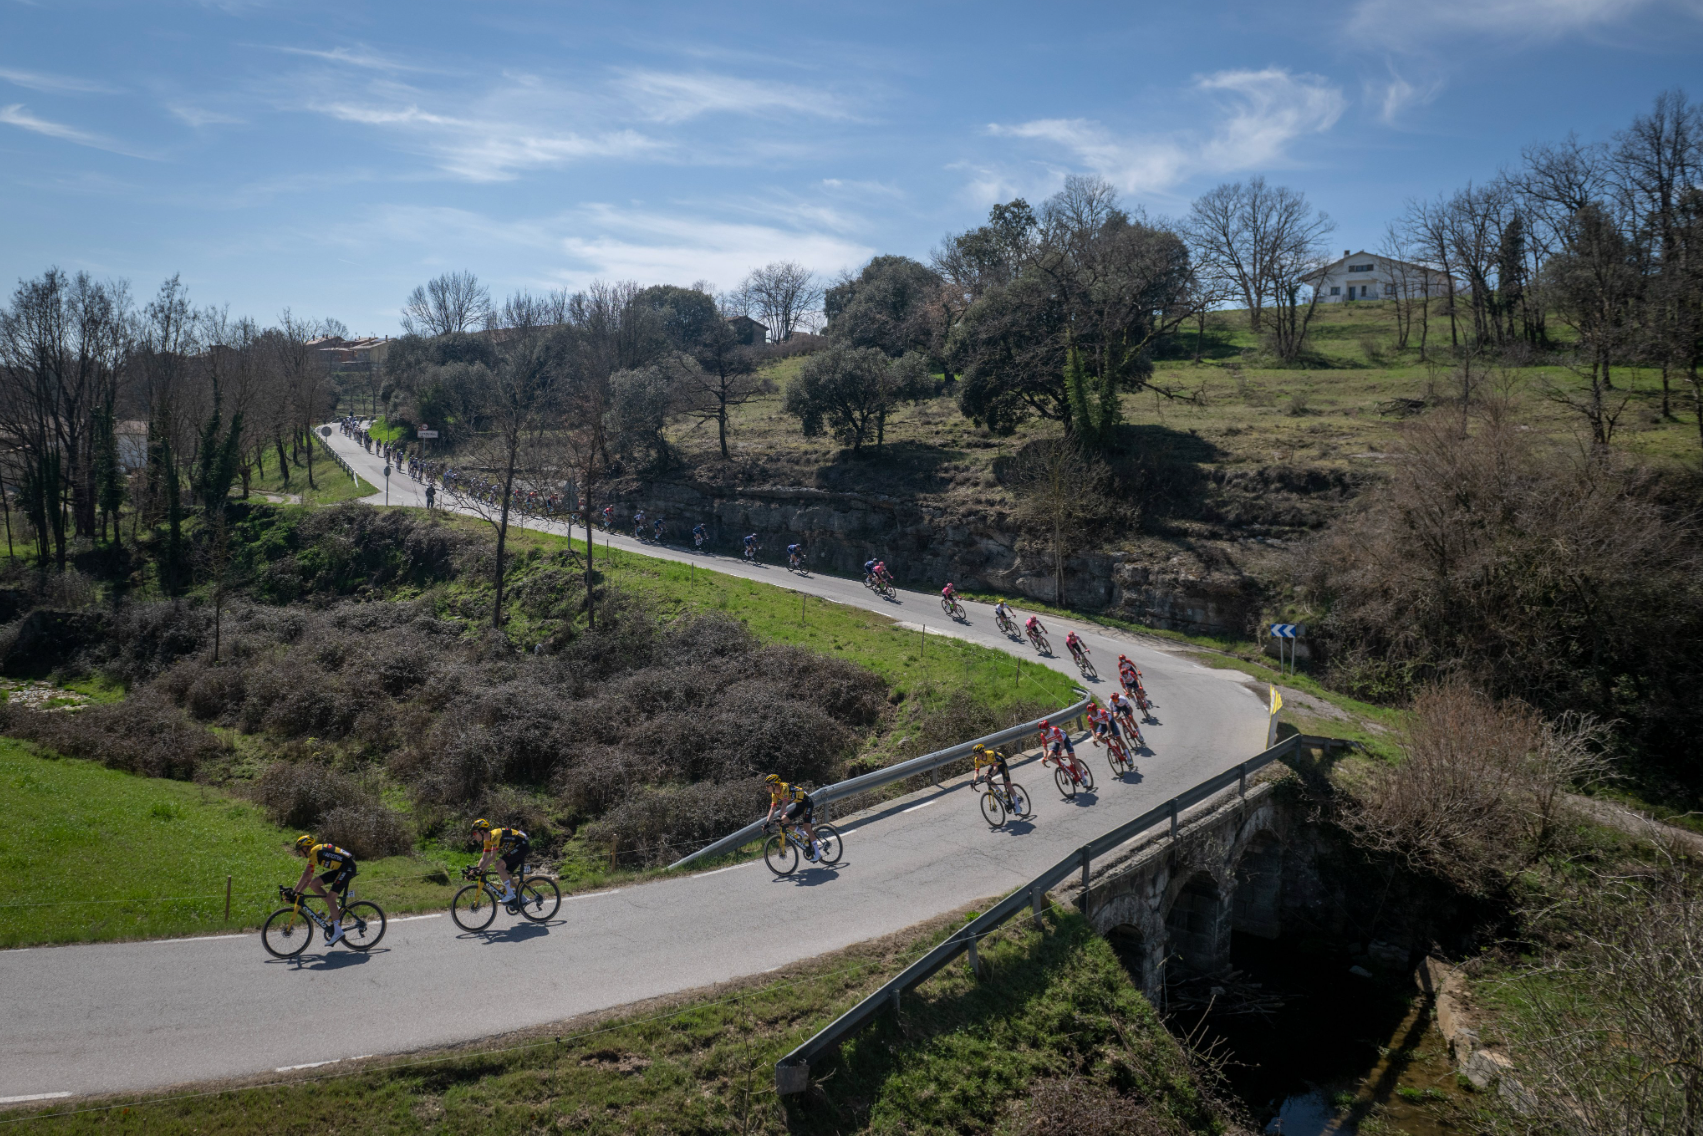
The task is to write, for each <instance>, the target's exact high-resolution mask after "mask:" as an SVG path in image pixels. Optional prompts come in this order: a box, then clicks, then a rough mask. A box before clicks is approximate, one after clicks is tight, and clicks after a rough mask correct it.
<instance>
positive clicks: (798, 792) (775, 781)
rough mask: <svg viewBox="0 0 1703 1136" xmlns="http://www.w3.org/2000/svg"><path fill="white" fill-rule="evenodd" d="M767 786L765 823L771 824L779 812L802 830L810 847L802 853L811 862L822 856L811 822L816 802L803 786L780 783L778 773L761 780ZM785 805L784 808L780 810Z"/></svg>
mask: <svg viewBox="0 0 1703 1136" xmlns="http://www.w3.org/2000/svg"><path fill="white" fill-rule="evenodd" d="M763 781H764V782H765V783H766V784H767V785H768V786H769V815H768V817H767V818H765V819H766V821H770V822H772V821H773V820H774V819H775V813H776V812H780V813H781V816H782V818H783V819H785V820H787V821H790V822H792V823H793V824H796V825H798V827H800V828H802V829H803V830H804V838H805V839H806V840H808V841H809V842H810V847H809V849H807V850H806V851H805V853H804V855H805V856H806V857H808V858H809V859H811V860H816V859H817V858H819V857H820V856H821V855H822V844H821V842H820V841H818V840H817V839H816V826H815V825H814V824H813V823H812V821H814V820H815V818H816V802H815V801H812V800H811V799H810V794H809V793H807V792H805V791H804V786H802V785H794V784H792V783H790V782H787V781H782V780H781V776H780V774H778V773H771V774H769V775H768V776H767V777H765V778H763ZM783 804H785V805H786V808H785V809H784V810H783V809H781V805H783Z"/></svg>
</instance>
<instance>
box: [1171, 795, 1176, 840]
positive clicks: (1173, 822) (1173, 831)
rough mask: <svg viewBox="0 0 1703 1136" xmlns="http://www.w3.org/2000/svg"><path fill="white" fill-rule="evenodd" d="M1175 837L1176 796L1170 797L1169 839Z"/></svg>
mask: <svg viewBox="0 0 1703 1136" xmlns="http://www.w3.org/2000/svg"><path fill="white" fill-rule="evenodd" d="M1176 838H1177V798H1175V797H1172V798H1171V839H1172V840H1175V839H1176Z"/></svg>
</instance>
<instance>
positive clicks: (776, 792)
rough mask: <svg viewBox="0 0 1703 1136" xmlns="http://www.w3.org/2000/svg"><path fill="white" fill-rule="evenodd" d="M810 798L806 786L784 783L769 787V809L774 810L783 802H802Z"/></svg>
mask: <svg viewBox="0 0 1703 1136" xmlns="http://www.w3.org/2000/svg"><path fill="white" fill-rule="evenodd" d="M809 796H810V794H809V793H807V792H805V790H804V786H802V785H794V784H792V783H790V782H787V781H782V782H781V783H780V784H779V785H771V786H769V807H770V808H773V807H774V806H776V805H778V804H780V803H781V802H782V801H802V800H805V799H806V798H808V797H809Z"/></svg>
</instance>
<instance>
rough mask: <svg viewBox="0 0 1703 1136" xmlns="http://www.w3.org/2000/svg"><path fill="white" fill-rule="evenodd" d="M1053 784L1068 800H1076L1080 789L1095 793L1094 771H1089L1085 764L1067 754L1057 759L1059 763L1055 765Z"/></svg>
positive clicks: (1050, 760)
mask: <svg viewBox="0 0 1703 1136" xmlns="http://www.w3.org/2000/svg"><path fill="white" fill-rule="evenodd" d="M1047 760H1048V761H1049V762H1052V761H1053V760H1054V759H1052V758H1048V759H1047ZM1053 784H1055V785H1057V786H1058V791H1059V793H1060V795H1062V796H1064V797H1065V798H1067V799H1070V798H1074V797H1075V796H1076V791H1077V790H1078V789H1081V790H1082V791H1083V792H1085V793H1092V792H1093V791H1094V771H1093V770H1092V769H1089V768H1088V766H1087V764H1086V763H1085V762H1081V761H1078V760H1076V759H1075V758H1074V757H1071V756H1069V755H1068V754H1066V755H1065V756H1064V757H1062V758H1059V759H1057V763H1056V764H1054V765H1053Z"/></svg>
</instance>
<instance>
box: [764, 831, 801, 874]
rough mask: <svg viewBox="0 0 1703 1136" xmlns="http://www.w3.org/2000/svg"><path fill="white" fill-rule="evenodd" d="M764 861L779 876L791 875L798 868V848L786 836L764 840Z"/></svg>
mask: <svg viewBox="0 0 1703 1136" xmlns="http://www.w3.org/2000/svg"><path fill="white" fill-rule="evenodd" d="M763 863H765V864H767V865H768V866H769V871H771V872H773V873H774V874H775V875H777V876H790V875H792V873H793V872H794V871H796V870H797V868H798V849H797V848H794V847H793V844H792V841H790V840H788V839H786V838H785V837H784V836H771V837H769V838H768V839H767V840H765V841H763Z"/></svg>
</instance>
